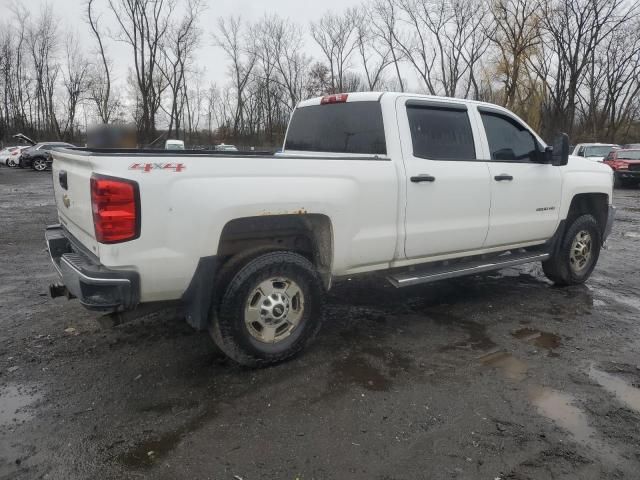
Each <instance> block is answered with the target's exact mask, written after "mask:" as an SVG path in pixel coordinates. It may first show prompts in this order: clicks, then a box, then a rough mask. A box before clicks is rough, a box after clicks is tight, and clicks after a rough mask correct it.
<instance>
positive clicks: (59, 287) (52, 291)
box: [49, 283, 76, 300]
mask: <svg viewBox="0 0 640 480" xmlns="http://www.w3.org/2000/svg"><path fill="white" fill-rule="evenodd" d="M49 295H51V298H57V297H67V299H68V300H72V299H74V298H76V296H75V295H74V294H73V293H71V292H70V291H69V289H67V287H66V285H64V284H62V283H52V284H50V285H49Z"/></svg>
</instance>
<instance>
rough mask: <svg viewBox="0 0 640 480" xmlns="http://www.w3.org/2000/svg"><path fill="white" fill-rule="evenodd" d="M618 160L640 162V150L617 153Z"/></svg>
mask: <svg viewBox="0 0 640 480" xmlns="http://www.w3.org/2000/svg"><path fill="white" fill-rule="evenodd" d="M618 160H640V150H628V151H626V152H625V151H622V152H618Z"/></svg>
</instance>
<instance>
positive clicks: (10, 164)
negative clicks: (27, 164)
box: [7, 158, 18, 168]
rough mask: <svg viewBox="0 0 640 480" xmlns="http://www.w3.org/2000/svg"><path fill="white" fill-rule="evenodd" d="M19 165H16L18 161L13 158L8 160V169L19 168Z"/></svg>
mask: <svg viewBox="0 0 640 480" xmlns="http://www.w3.org/2000/svg"><path fill="white" fill-rule="evenodd" d="M17 166H18V164H17V163H16V161H15V160H14V159H13V158H9V159H8V160H7V167H12V168H13V167H17Z"/></svg>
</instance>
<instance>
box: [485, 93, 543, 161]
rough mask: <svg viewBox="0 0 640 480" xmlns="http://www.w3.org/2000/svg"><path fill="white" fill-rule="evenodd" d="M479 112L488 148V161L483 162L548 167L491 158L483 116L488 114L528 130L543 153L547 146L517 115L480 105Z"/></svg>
mask: <svg viewBox="0 0 640 480" xmlns="http://www.w3.org/2000/svg"><path fill="white" fill-rule="evenodd" d="M477 110H478V119H479V121H480V126H481V128H482V131H483V133H484V138H485V142H486V148H487V150H486V152H487V153H488V158H487V159H486V160H483V161H485V162H493V163H518V164H532V165H548V164H546V163H539V162H534V161H532V160H531V159H522V160H500V159H494V158H491V145H489V137H488V136H487V130H486V128H485V126H484V121H483V120H482V114H483V113H488V114H489V115H495V116H497V117H502V118H504V119H505V120H507V121H509V122H512V123H515V124H516V125H519V126H520V127H522V128H523V129H524V130H526V131H527V132H528V133H529V135H531V137H533V141H534V142H535V145H536V148H537V149H539V150H540V151H542V150H543V149H544V148H545V147H546V145H545V144H544V142H542V140H541V139H540V138H539V137H538V136H537V135H536V134H535V133H534V132H533V130H531V128H529V126H527V124H525V123H524V122H523V121H522V120H520V119H519V118H517V117H516V116H515V115H512V114H510V113H509V112H505V111H503V110H500V109H498V108H491V107H487V106H484V105H478V107H477Z"/></svg>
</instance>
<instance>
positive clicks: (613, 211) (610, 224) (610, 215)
mask: <svg viewBox="0 0 640 480" xmlns="http://www.w3.org/2000/svg"><path fill="white" fill-rule="evenodd" d="M615 216H616V207H614V206H613V205H609V212H608V213H607V224H606V225H605V227H604V232H602V243H604V242H605V240H606V239H607V237H608V236H609V234H610V233H611V230H612V229H613V220H614V219H615Z"/></svg>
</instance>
